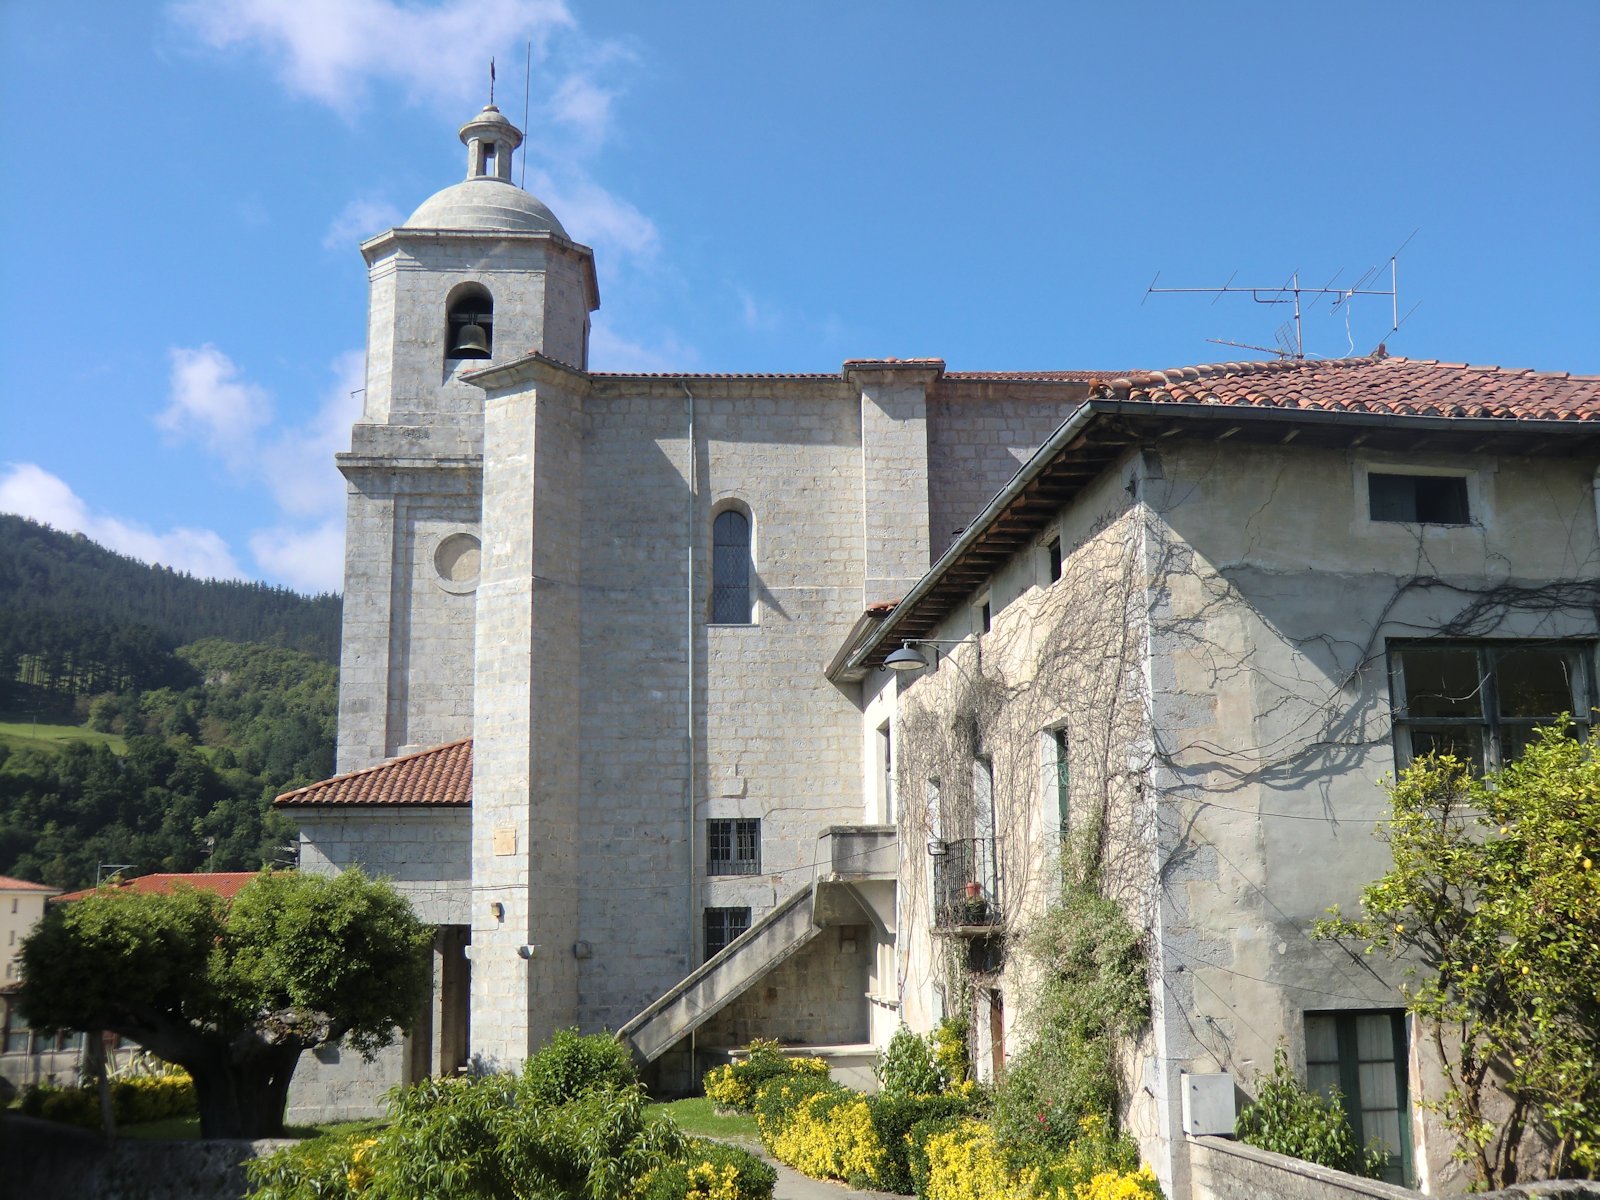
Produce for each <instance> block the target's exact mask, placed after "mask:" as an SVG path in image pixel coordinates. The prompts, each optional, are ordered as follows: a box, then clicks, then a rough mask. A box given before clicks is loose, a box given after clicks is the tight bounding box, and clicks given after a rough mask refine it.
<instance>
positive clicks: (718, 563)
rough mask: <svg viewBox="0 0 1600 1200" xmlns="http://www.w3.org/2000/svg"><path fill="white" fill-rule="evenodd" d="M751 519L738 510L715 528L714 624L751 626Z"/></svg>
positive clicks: (723, 515)
mask: <svg viewBox="0 0 1600 1200" xmlns="http://www.w3.org/2000/svg"><path fill="white" fill-rule="evenodd" d="M750 573H751V572H750V518H749V517H747V516H745V514H744V513H742V512H740V511H739V510H738V509H736V508H727V509H723V511H721V512H719V513H718V514H717V517H716V520H715V521H713V522H712V524H711V623H712V624H713V625H748V624H750Z"/></svg>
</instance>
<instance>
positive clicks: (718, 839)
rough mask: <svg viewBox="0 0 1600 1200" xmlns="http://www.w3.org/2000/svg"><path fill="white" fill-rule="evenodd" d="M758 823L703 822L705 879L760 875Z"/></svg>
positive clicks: (746, 820) (746, 821)
mask: <svg viewBox="0 0 1600 1200" xmlns="http://www.w3.org/2000/svg"><path fill="white" fill-rule="evenodd" d="M760 873H761V821H760V820H759V819H758V818H751V819H744V818H739V819H734V820H717V821H707V822H706V874H707V875H759V874H760Z"/></svg>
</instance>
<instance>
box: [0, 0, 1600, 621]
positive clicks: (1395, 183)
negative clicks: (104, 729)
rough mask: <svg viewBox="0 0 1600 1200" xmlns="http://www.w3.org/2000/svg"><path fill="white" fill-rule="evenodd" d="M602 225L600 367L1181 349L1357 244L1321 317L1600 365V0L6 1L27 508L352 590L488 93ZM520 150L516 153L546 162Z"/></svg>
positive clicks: (10, 448) (544, 186) (0, 113)
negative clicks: (386, 328) (1389, 290)
mask: <svg viewBox="0 0 1600 1200" xmlns="http://www.w3.org/2000/svg"><path fill="white" fill-rule="evenodd" d="M529 39H531V40H532V41H533V43H534V62H533V86H532V89H531V96H530V114H531V116H530V120H529V122H528V124H529V135H530V136H529V140H528V143H527V146H526V150H527V155H526V178H527V184H528V187H529V190H531V191H533V192H535V193H536V194H537V195H539V196H540V197H541V198H542V199H544V200H545V201H546V202H547V203H549V204H550V206H551V207H552V208H553V209H554V210H555V212H556V213H557V215H558V216H559V217H560V218H561V219H562V221H563V223H564V224H565V225H566V227H567V229H568V230H569V231H570V232H571V233H572V234H573V236H574V237H576V238H577V239H579V240H580V241H584V242H586V243H588V244H590V245H592V246H594V248H595V251H596V257H597V260H598V266H599V272H600V291H601V298H602V308H601V309H600V311H599V312H598V313H597V314H596V329H595V337H594V349H593V359H592V364H591V365H593V366H594V367H595V368H596V369H598V370H685V371H775V370H777V371H792V370H800V371H832V370H836V369H838V366H839V364H840V362H841V361H842V360H843V359H846V358H857V357H880V356H890V355H897V356H901V357H909V356H922V355H927V356H937V357H941V358H943V359H945V360H946V361H947V362H948V363H949V365H950V366H951V368H952V369H958V370H1027V369H1047V368H1067V367H1079V368H1094V369H1111V368H1118V369H1122V368H1140V367H1143V368H1160V367H1167V366H1174V365H1178V364H1183V363H1198V362H1209V361H1219V360H1225V359H1230V358H1240V357H1263V355H1260V354H1257V353H1254V352H1250V351H1244V350H1235V349H1231V348H1229V347H1225V346H1218V345H1214V344H1212V343H1211V342H1208V341H1207V339H1208V338H1227V339H1233V340H1236V341H1240V342H1248V343H1256V344H1263V345H1271V344H1272V343H1273V341H1274V337H1275V330H1276V329H1277V327H1278V326H1279V325H1280V323H1281V322H1282V321H1283V320H1284V319H1285V317H1286V316H1287V310H1285V309H1281V308H1269V307H1264V306H1258V305H1254V304H1252V303H1250V301H1249V300H1248V299H1246V298H1241V297H1227V298H1224V299H1222V300H1220V301H1218V302H1217V303H1215V304H1213V303H1211V300H1210V298H1209V297H1207V298H1194V297H1178V296H1156V297H1151V298H1150V299H1149V300H1148V301H1145V302H1144V303H1142V304H1141V301H1142V300H1144V290H1145V288H1146V285H1148V284H1149V283H1150V281H1151V279H1152V277H1154V276H1155V275H1156V273H1157V272H1158V271H1159V272H1160V275H1161V283H1162V284H1163V285H1173V286H1182V285H1217V284H1221V283H1223V282H1224V281H1226V280H1227V279H1228V278H1229V277H1230V276H1232V275H1234V273H1235V272H1237V273H1238V274H1237V277H1236V279H1235V282H1236V283H1267V284H1272V285H1277V284H1280V283H1282V282H1285V281H1287V280H1288V278H1289V276H1290V274H1291V273H1292V272H1294V271H1295V270H1298V271H1299V272H1300V277H1301V282H1302V283H1303V284H1306V285H1309V286H1315V285H1320V284H1322V283H1324V282H1325V281H1326V280H1328V279H1329V277H1331V276H1334V274H1335V272H1341V273H1340V274H1339V275H1338V282H1339V283H1343V284H1348V283H1350V282H1352V281H1353V280H1354V279H1356V278H1357V277H1359V276H1360V275H1361V274H1362V273H1363V272H1365V271H1366V270H1367V268H1369V267H1373V266H1382V265H1383V264H1385V263H1386V262H1387V260H1388V258H1389V255H1390V254H1391V253H1392V252H1393V251H1394V250H1395V249H1396V248H1397V247H1399V246H1400V245H1401V244H1402V243H1403V242H1405V241H1406V239H1407V238H1408V237H1410V236H1411V234H1412V232H1413V231H1414V230H1416V231H1418V232H1417V233H1416V236H1415V238H1414V239H1413V240H1412V241H1411V242H1410V244H1409V245H1407V246H1406V248H1405V250H1404V252H1403V253H1402V254H1401V256H1400V263H1399V269H1400V292H1401V296H1400V303H1401V312H1402V315H1404V313H1405V312H1406V311H1407V310H1410V309H1411V307H1412V306H1413V305H1416V306H1417V307H1416V308H1415V311H1414V312H1413V313H1412V315H1411V316H1410V317H1409V319H1408V320H1407V321H1406V323H1405V325H1404V327H1403V328H1402V329H1401V330H1400V332H1399V333H1398V334H1393V335H1391V334H1389V332H1388V329H1389V325H1390V309H1389V304H1388V301H1387V300H1384V299H1378V298H1370V299H1365V300H1358V301H1357V302H1356V303H1355V304H1354V305H1353V307H1352V310H1351V311H1350V313H1349V315H1348V321H1347V318H1346V314H1345V313H1344V312H1343V311H1341V312H1340V313H1338V314H1330V313H1329V312H1328V311H1327V310H1328V307H1329V306H1328V304H1327V303H1326V302H1324V303H1322V304H1320V305H1318V306H1317V307H1316V308H1315V309H1313V310H1312V312H1311V315H1310V317H1309V318H1308V320H1307V322H1306V327H1305V328H1306V350H1307V351H1308V353H1310V354H1313V355H1317V356H1325V357H1337V356H1341V355H1344V354H1347V353H1350V352H1352V350H1353V351H1354V352H1355V353H1366V352H1368V351H1370V350H1371V349H1372V348H1373V347H1374V346H1375V345H1376V344H1377V343H1378V342H1379V341H1380V340H1384V339H1387V341H1388V343H1389V348H1390V350H1391V352H1392V353H1396V354H1404V355H1409V356H1411V357H1416V358H1439V359H1444V360H1447V361H1468V362H1475V363H1498V364H1501V365H1505V366H1519V367H1536V368H1539V369H1542V370H1552V371H1572V372H1575V373H1588V374H1595V373H1600V301H1597V299H1596V292H1597V288H1600V199H1597V198H1600V71H1596V70H1595V68H1594V62H1595V59H1596V53H1597V50H1600V4H1594V3H1588V2H1585V0H1572V2H1570V3H1553V2H1537V0H1535V2H1530V3H1524V4H1515V5H1513V4H1505V3H1493V4H1489V3H1457V4H1449V5H1446V4H1423V3H1398V4H1397V3H1393V2H1386V3H1369V2H1366V0H1349V2H1346V3H1342V4H1338V5H1311V4H1301V3H1290V2H1288V0H1283V2H1281V3H1230V2H1226V0H1219V2H1215V3H1206V4H1198V3H1192V2H1191V3H1181V4H1180V3H1154V2H1150V3H1125V4H1118V5H1108V4H1093V5H1090V4H1066V3H1043V2H1039V3H1027V4H1024V3H1003V4H997V5H989V6H975V5H973V4H971V3H943V2H938V0H932V2H923V3H910V2H906V3H898V2H890V0H874V2H870V3H862V2H852V3H830V2H825V0H819V2H814V3H808V4H798V3H793V4H779V3H750V2H748V0H743V2H739V3H733V2H726V3H721V2H710V0H708V2H705V3H678V4H669V3H661V2H660V0H566V2H565V3H563V2H562V0H473V2H470V3H463V2H457V0H445V2H441V3H434V4H420V3H397V2H395V0H317V2H316V3H312V2H310V0H300V2H297V0H199V2H197V3H174V4H154V3H150V4H146V3H131V4H130V3H126V2H121V3H75V4H67V3H63V4H38V3H33V4H25V3H22V2H20V0H12V2H10V3H6V4H3V5H0V153H3V155H4V159H3V163H0V165H3V168H4V173H5V180H6V183H5V186H4V188H3V189H0V239H3V245H0V254H3V261H4V263H5V285H4V288H3V295H0V303H3V305H4V311H3V318H4V321H5V323H6V327H7V328H8V329H10V330H11V337H12V344H13V346H14V347H15V348H17V349H18V350H19V351H20V353H18V355H17V359H16V361H15V363H14V367H15V369H14V370H13V371H12V373H11V374H10V375H9V376H8V377H7V379H6V380H5V381H4V383H3V384H0V510H3V511H14V512H23V513H26V514H28V515H30V516H34V517H37V518H39V519H42V520H47V521H49V522H50V523H51V524H54V525H56V526H57V527H60V528H68V529H76V530H82V531H83V532H85V533H87V534H89V535H90V536H92V537H94V538H96V540H99V541H101V542H104V543H105V544H108V545H111V546H113V547H114V548H116V549H119V550H122V551H124V552H125V553H130V554H134V555H136V556H138V557H141V558H145V559H148V560H151V561H161V562H165V563H168V564H169V565H174V566H177V567H180V568H183V569H186V570H190V571H193V572H194V573H196V574H201V575H222V576H237V577H243V578H255V579H264V580H268V581H270V582H274V583H282V584H286V585H289V586H292V587H296V588H299V589H302V590H320V589H337V587H338V586H339V581H340V563H341V560H340V553H341V550H340V547H341V544H342V536H343V533H342V513H343V506H342V496H343V486H342V481H341V479H340V477H339V476H338V473H337V472H336V471H335V470H334V468H333V466H332V454H333V452H334V451H335V450H336V449H339V448H341V447H342V446H343V445H346V444H348V431H349V422H350V420H351V418H352V416H353V415H354V412H355V403H356V402H355V401H352V399H351V397H350V393H351V392H352V391H354V390H356V389H359V388H360V387H361V385H362V381H361V361H362V360H361V355H362V347H363V343H364V338H365V304H366V279H365V268H364V265H363V263H362V261H361V257H360V254H359V252H358V251H357V249H356V245H357V243H358V241H359V240H360V239H361V238H362V237H364V236H367V235H370V234H371V233H375V232H377V231H378V230H380V229H382V228H385V227H387V226H388V225H389V224H392V223H394V222H397V221H399V220H401V219H403V218H404V216H405V215H406V214H408V213H409V212H410V211H411V210H412V209H413V208H415V207H416V206H417V205H418V204H420V203H421V202H422V201H423V200H424V199H425V198H426V197H427V196H429V195H430V194H431V193H432V192H434V191H436V190H438V189H439V188H442V187H445V186H447V185H448V184H451V183H453V182H455V181H456V180H457V179H459V178H460V177H461V175H462V174H463V172H464V162H465V160H464V153H463V151H462V148H461V145H460V143H459V142H458V141H457V140H456V129H457V128H458V127H459V126H460V124H461V123H462V122H463V121H464V120H465V119H466V118H467V117H468V116H470V115H471V114H472V113H473V112H474V111H476V109H477V107H478V106H479V105H480V104H481V103H482V102H483V100H484V98H485V97H484V92H485V85H486V80H485V75H486V71H485V64H486V62H487V60H488V58H489V57H490V55H491V54H493V55H495V56H496V57H497V59H498V62H499V78H500V83H499V92H498V97H497V98H498V100H499V102H500V106H501V108H502V109H503V110H504V111H505V112H506V113H507V114H508V115H509V116H511V117H512V119H513V120H515V121H517V122H518V123H519V124H521V123H522V109H523V47H524V45H525V44H526V42H527V41H528V40H529ZM516 169H517V173H518V175H519V177H520V176H521V174H522V171H523V163H522V162H520V161H519V163H518V164H517V168H516Z"/></svg>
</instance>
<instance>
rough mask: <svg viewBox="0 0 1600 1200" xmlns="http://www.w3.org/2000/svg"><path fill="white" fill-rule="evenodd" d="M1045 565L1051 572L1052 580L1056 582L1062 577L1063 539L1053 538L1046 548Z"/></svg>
mask: <svg viewBox="0 0 1600 1200" xmlns="http://www.w3.org/2000/svg"><path fill="white" fill-rule="evenodd" d="M1044 553H1045V566H1046V569H1047V570H1048V572H1049V576H1050V582H1051V583H1054V582H1055V581H1056V580H1058V579H1060V578H1061V539H1060V538H1058V537H1055V538H1051V539H1050V540H1049V541H1048V542H1047V543H1046V544H1045V548H1044Z"/></svg>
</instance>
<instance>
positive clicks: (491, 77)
mask: <svg viewBox="0 0 1600 1200" xmlns="http://www.w3.org/2000/svg"><path fill="white" fill-rule="evenodd" d="M489 107H490V108H493V107H494V56H493V55H492V54H491V55H490V56H489Z"/></svg>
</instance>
